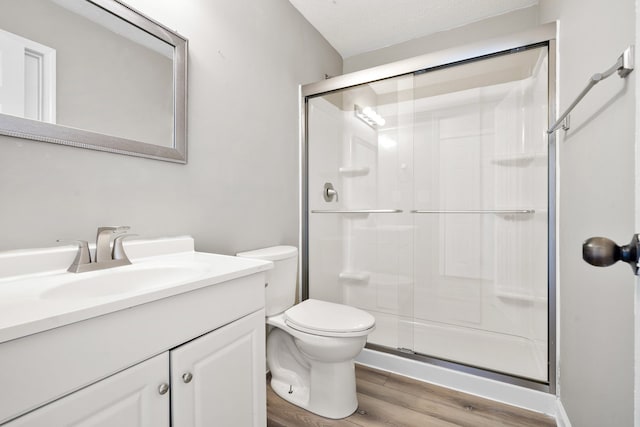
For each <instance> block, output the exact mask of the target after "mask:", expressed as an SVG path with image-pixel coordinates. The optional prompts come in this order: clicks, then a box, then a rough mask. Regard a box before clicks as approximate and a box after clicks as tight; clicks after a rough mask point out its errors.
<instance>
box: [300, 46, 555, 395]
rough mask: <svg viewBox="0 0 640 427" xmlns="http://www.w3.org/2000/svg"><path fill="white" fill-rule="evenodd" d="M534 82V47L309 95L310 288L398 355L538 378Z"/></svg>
mask: <svg viewBox="0 0 640 427" xmlns="http://www.w3.org/2000/svg"><path fill="white" fill-rule="evenodd" d="M547 75H548V73H547V48H546V46H543V47H536V48H530V49H525V50H522V51H519V52H516V53H508V54H501V55H495V56H491V57H488V58H483V59H478V60H473V61H468V62H465V63H461V64H455V65H452V66H447V67H441V68H438V69H436V70H426V71H418V72H415V73H412V74H407V75H403V76H399V77H394V78H390V79H385V80H380V81H376V82H372V83H369V84H364V85H359V86H353V87H350V88H346V89H343V90H341V91H337V92H332V93H328V94H322V95H319V96H314V97H310V98H308V99H307V156H308V166H307V173H308V179H307V183H308V188H307V191H308V199H309V202H308V270H309V279H308V292H309V297H310V298H317V299H322V300H326V301H333V302H338V303H343V304H348V305H352V306H354V307H358V308H361V309H364V310H367V311H369V312H370V313H371V314H373V315H374V316H375V318H376V330H375V331H374V332H373V333H372V334H371V335H370V336H369V339H368V342H369V343H370V344H375V345H378V346H383V347H385V348H389V349H395V350H398V354H401V353H406V352H411V353H414V354H416V355H418V356H420V355H424V356H429V357H431V358H436V359H440V360H444V361H449V362H453V363H455V364H460V365H465V366H471V367H474V368H480V369H483V370H488V371H493V372H498V373H501V374H507V375H510V376H515V377H522V378H526V379H530V380H534V381H537V382H542V383H544V382H546V381H548V372H547V361H548V355H547V352H548V350H547V348H548V347H547V346H548V344H547V341H548V339H547V329H548V304H547V300H548V295H547V293H548V290H547V289H548V281H547V253H548V252H547V246H548V218H547V217H548V210H547V206H548V153H547V145H546V144H547V140H546V135H545V129H546V124H547V116H548V114H547V105H548V100H547V96H548V95H547V87H548V82H547ZM326 185H330V186H331V188H333V189H334V190H335V193H334V192H329V193H327V191H326ZM336 193H337V194H336Z"/></svg>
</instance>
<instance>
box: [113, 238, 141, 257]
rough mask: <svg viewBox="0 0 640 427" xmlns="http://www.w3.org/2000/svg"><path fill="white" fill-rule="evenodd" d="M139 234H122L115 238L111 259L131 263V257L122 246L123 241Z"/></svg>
mask: <svg viewBox="0 0 640 427" xmlns="http://www.w3.org/2000/svg"><path fill="white" fill-rule="evenodd" d="M133 236H137V234H120V235H118V236H116V237H115V238H114V239H113V249H112V251H111V259H114V260H117V259H120V260H125V261H127V263H128V264H131V261H129V257H127V254H126V253H125V252H124V247H123V246H122V241H123V240H124V239H126V238H129V237H133Z"/></svg>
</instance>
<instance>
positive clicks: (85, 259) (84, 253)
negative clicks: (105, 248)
mask: <svg viewBox="0 0 640 427" xmlns="http://www.w3.org/2000/svg"><path fill="white" fill-rule="evenodd" d="M56 242H58V243H76V244H77V245H78V252H77V253H76V258H75V259H74V260H73V263H71V266H70V267H69V271H71V272H76V271H77V269H76V268H75V267H77V266H78V265H82V264H89V263H91V253H90V252H89V242H87V241H86V240H61V239H58V240H56Z"/></svg>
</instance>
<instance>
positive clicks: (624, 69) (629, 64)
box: [547, 45, 635, 134]
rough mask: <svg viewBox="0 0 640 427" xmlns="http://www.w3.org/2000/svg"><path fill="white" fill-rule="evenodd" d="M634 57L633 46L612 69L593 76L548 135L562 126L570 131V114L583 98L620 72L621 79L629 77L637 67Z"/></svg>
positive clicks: (627, 49)
mask: <svg viewBox="0 0 640 427" xmlns="http://www.w3.org/2000/svg"><path fill="white" fill-rule="evenodd" d="M634 57H635V47H634V46H633V45H631V46H629V47H628V48H626V49H625V51H624V52H623V53H622V55H620V57H618V60H617V61H616V63H615V64H613V66H612V67H611V68H609V69H608V70H607V71H605V72H603V73H595V74H594V75H593V76H591V78H590V79H589V83H587V87H585V88H584V89H583V90H582V92H580V95H578V97H577V98H576V99H575V101H573V102H572V103H571V105H569V108H567V111H565V112H564V113H563V114H562V115H561V116H560V117H559V118H558V120H556V122H555V123H554V124H553V126H551V127H550V128H549V130H547V133H549V134H551V133H553V132H555V131H556V130H557V129H558V128H559V127H560V126H562V129H564V130H568V129H569V113H571V111H572V110H573V109H574V108H575V106H576V105H578V103H579V102H580V101H582V98H584V96H585V95H586V94H587V93H588V92H589V91H590V90H591V88H592V87H594V86H595V85H596V84H598V83H600V82H601V81H602V80H604V79H606V78H607V77H609V76H610V75H612V74H613V73H614V72H616V71H617V72H618V75H619V76H620V77H621V78H625V77H627V76H628V75H629V73H631V72H632V71H633V67H634V65H635V64H634V61H635V60H634ZM565 120H566V121H565Z"/></svg>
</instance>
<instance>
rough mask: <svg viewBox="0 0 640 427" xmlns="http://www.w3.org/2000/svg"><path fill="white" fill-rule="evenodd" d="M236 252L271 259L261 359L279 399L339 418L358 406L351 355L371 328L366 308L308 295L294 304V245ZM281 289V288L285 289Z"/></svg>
mask: <svg viewBox="0 0 640 427" xmlns="http://www.w3.org/2000/svg"><path fill="white" fill-rule="evenodd" d="M238 256H242V257H250V258H259V259H267V260H270V261H273V262H274V264H275V266H274V269H273V270H270V271H269V272H268V273H267V287H266V288H265V289H266V290H265V292H266V294H265V296H266V312H267V317H266V323H267V325H270V326H272V329H271V332H270V333H269V335H268V337H267V364H268V367H269V370H270V371H271V388H272V389H273V391H274V392H276V394H278V395H279V396H280V397H282V398H283V399H285V400H287V401H288V402H291V403H292V404H294V405H297V406H299V407H301V408H304V409H306V410H308V411H310V412H313V413H315V414H318V415H321V416H323V417H326V418H333V419H338V418H344V417H347V416H349V415H351V414H352V413H353V412H354V411H355V410H356V409H357V407H358V400H357V396H356V382H355V367H354V359H355V357H356V356H357V355H358V354H359V353H360V352H361V351H362V349H363V348H364V345H365V344H366V341H367V335H369V333H371V332H372V331H373V330H374V328H375V319H374V317H373V316H372V315H370V314H369V313H367V312H365V311H363V310H359V309H357V308H354V307H350V306H346V305H342V304H335V303H331V302H326V301H320V300H315V299H308V300H305V301H302V302H301V303H299V304H297V305H293V304H294V300H295V285H296V271H297V249H296V248H294V247H291V246H277V247H272V248H265V249H258V250H255V251H249V252H242V253H239V254H238ZM285 289H286V290H285Z"/></svg>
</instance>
